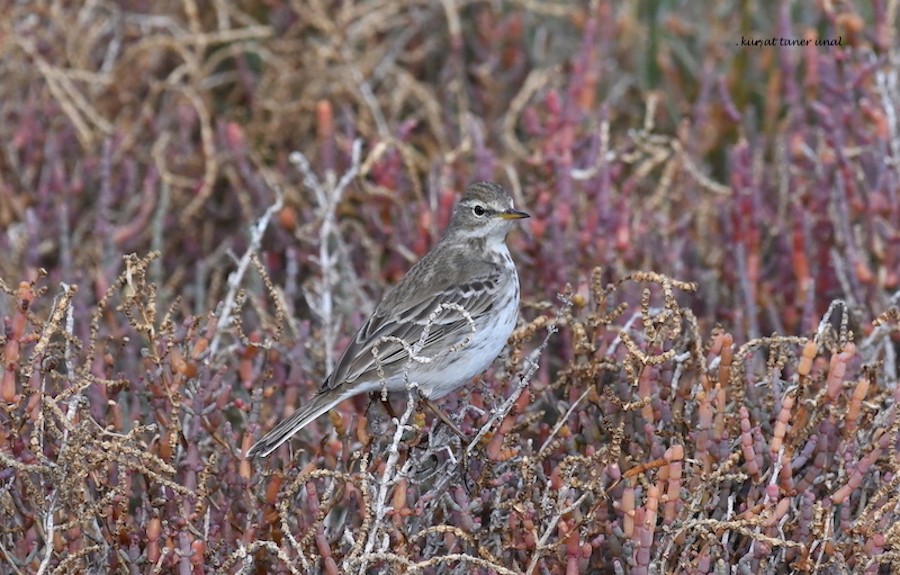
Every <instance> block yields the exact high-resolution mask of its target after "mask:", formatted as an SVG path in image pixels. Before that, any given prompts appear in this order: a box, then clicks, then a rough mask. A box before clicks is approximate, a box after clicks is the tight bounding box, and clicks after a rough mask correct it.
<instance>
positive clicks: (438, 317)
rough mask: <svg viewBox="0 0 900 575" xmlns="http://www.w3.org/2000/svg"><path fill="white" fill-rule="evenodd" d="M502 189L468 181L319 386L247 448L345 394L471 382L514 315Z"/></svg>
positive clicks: (266, 442)
mask: <svg viewBox="0 0 900 575" xmlns="http://www.w3.org/2000/svg"><path fill="white" fill-rule="evenodd" d="M528 217H530V216H529V214H527V213H525V212H522V211H519V210H516V209H515V208H514V207H513V200H512V198H511V197H510V195H509V193H508V192H507V191H506V190H505V189H504V188H503V187H502V186H500V185H498V184H496V183H492V182H477V183H474V184H472V185H470V186H469V187H468V188H467V189H466V191H465V192H464V194H463V196H462V198H461V199H460V200H459V202H458V203H457V204H456V206H455V207H454V208H453V212H452V214H451V216H450V221H449V223H448V225H447V228H446V230H445V231H444V234H443V235H442V236H441V238H440V240H439V241H438V242H437V244H435V245H434V247H433V248H432V249H431V250H430V251H429V252H428V253H427V254H425V256H424V257H422V259H420V260H419V261H418V262H417V263H416V264H414V265H413V266H412V267H411V268H410V269H409V271H408V272H407V273H406V275H404V276H403V278H402V279H401V280H400V281H399V282H398V283H397V284H396V285H395V286H394V287H393V288H391V289H390V290H389V291H388V292H387V293H386V294H385V296H384V297H383V298H382V300H381V302H380V303H379V304H378V306H377V307H376V308H375V311H374V312H373V313H372V315H371V316H370V317H369V318H368V320H366V322H365V323H364V324H363V325H362V326H361V327H360V328H359V330H358V331H357V332H356V335H355V336H354V337H353V338H352V339H351V340H350V343H349V345H348V346H347V348H346V349H345V350H344V352H343V353H342V354H341V356H340V358H339V359H338V361H337V363H336V364H335V366H334V369H333V370H332V371H331V373H330V374H329V375H328V377H327V378H326V379H325V380H324V381H323V382H322V384H321V386H320V388H319V389H318V391H317V392H316V393H315V394H314V395H313V396H312V398H311V399H310V400H309V401H308V402H307V403H305V404H304V405H303V406H301V407H300V408H298V409H297V410H296V411H294V412H293V413H292V414H291V415H290V416H289V417H287V418H286V419H284V420H283V421H281V422H280V423H278V424H277V425H276V426H275V428H274V429H272V430H271V431H270V432H269V433H267V434H266V435H265V436H263V437H262V439H260V440H259V441H257V442H256V443H255V444H254V445H253V446H252V447H251V448H250V449H249V451H248V452H247V458H248V459H252V458H262V457H266V456H268V455H269V454H271V453H272V452H273V451H275V450H276V449H277V448H278V447H279V446H280V445H281V444H282V443H284V442H285V441H287V440H288V439H290V437H291V436H293V435H294V434H295V433H297V432H298V431H300V430H301V429H303V428H304V427H305V426H306V425H308V424H309V423H310V422H312V421H313V420H315V419H316V418H318V417H319V416H321V415H323V414H324V413H326V412H328V411H329V410H331V409H332V408H334V407H335V406H336V405H337V404H338V403H340V402H341V401H343V400H345V399H349V398H351V397H353V396H356V395H360V394H364V393H371V392H375V391H380V390H383V389H387V391H389V392H396V391H405V390H407V389H408V385H410V384H412V383H415V384H416V385H417V386H418V390H419V394H420V396H421V397H422V398H423V399H424V401H425V403H426V404H427V405H429V406H430V407H431V408H432V409H435V411H436V413H437V414H438V415H440V416H441V419H442V420H444V421H445V422H446V423H447V424H449V425H450V426H451V428H453V429H454V431H456V432H457V433H459V430H458V429H456V427H455V425H453V424H452V422H451V421H450V420H449V419H448V418H447V417H446V416H444V415H443V412H442V411H441V410H439V409H438V408H437V407H436V406H435V404H434V403H433V400H435V399H439V398H441V397H443V396H445V395H447V394H448V393H450V392H452V391H454V390H456V389H457V388H459V387H461V386H463V385H465V384H467V383H469V382H470V381H472V379H473V378H475V377H476V376H478V375H481V374H482V373H484V371H485V370H486V369H487V368H488V367H490V365H491V364H492V363H493V362H494V360H495V359H496V358H497V356H498V355H499V354H500V352H501V351H503V348H504V347H505V346H506V343H507V340H508V339H509V336H510V335H511V334H512V332H513V329H514V328H515V326H516V322H517V320H518V317H519V291H520V290H519V275H518V272H517V271H516V266H515V264H514V263H513V259H512V256H511V255H510V252H509V248H508V246H507V245H506V236H507V234H508V233H509V231H510V230H511V229H512V227H513V224H514V222H515V221H516V220H518V219H522V218H528Z"/></svg>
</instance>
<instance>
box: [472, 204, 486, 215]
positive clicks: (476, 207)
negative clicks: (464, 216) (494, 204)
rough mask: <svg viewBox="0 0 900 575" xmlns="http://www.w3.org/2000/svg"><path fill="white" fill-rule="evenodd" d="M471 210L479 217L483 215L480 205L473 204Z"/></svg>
mask: <svg viewBox="0 0 900 575" xmlns="http://www.w3.org/2000/svg"><path fill="white" fill-rule="evenodd" d="M472 212H474V213H475V215H476V216H478V217H481V216H483V215H484V208H483V207H481V206H475V207H474V208H472Z"/></svg>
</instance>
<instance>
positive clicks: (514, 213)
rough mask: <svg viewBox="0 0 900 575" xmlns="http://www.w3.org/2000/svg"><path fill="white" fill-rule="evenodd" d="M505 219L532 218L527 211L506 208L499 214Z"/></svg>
mask: <svg viewBox="0 0 900 575" xmlns="http://www.w3.org/2000/svg"><path fill="white" fill-rule="evenodd" d="M497 215H498V216H500V217H501V218H503V219H504V220H520V219H522V218H530V217H531V215H530V214H526V213H525V212H520V211H519V210H506V211H505V212H501V213H499V214H497Z"/></svg>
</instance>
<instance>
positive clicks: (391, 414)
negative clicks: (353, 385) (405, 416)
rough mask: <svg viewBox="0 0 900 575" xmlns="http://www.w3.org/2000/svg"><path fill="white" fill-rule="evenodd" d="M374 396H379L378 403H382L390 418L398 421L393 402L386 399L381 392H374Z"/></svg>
mask: <svg viewBox="0 0 900 575" xmlns="http://www.w3.org/2000/svg"><path fill="white" fill-rule="evenodd" d="M372 395H376V396H378V401H380V402H381V405H382V406H383V407H384V410H385V411H386V412H387V414H388V416H389V417H390V418H391V419H397V414H396V413H395V412H394V406H392V405H391V402H390V401H388V400H387V399H386V398H385V397H384V394H383V393H381V392H380V391H374V392H372Z"/></svg>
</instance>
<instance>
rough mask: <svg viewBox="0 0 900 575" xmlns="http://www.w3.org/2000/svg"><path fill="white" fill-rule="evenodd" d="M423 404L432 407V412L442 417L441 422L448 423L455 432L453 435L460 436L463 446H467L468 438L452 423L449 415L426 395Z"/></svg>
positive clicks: (423, 397)
mask: <svg viewBox="0 0 900 575" xmlns="http://www.w3.org/2000/svg"><path fill="white" fill-rule="evenodd" d="M422 402H423V403H424V404H425V405H427V406H428V407H430V408H431V411H433V412H434V413H435V414H436V415H437V416H438V417H440V418H441V421H443V422H444V423H446V424H447V427H449V428H450V429H452V430H453V433H455V434H456V435H458V436H459V439H460V441H462V444H463V445H465V441H466V439H467V438H466V436H465V434H464V433H463V432H462V431H460V429H459V428H458V427H456V424H455V423H453V422H452V421H450V418H449V417H447V414H446V413H444V411H443V410H442V409H441V408H440V407H438V406H437V405H435V403H434V402H433V401H431V400H430V399H428V398H427V397H425V396H424V395H423V396H422Z"/></svg>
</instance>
